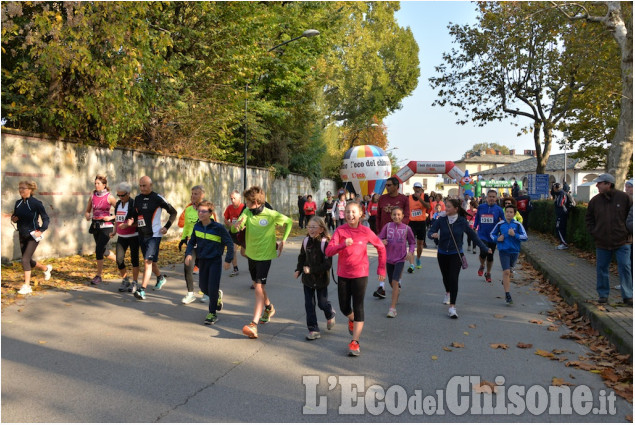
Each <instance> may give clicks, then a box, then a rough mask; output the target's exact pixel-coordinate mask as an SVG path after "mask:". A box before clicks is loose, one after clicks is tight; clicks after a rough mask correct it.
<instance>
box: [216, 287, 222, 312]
mask: <svg viewBox="0 0 635 425" xmlns="http://www.w3.org/2000/svg"><path fill="white" fill-rule="evenodd" d="M222 309H223V290H222V289H219V290H218V302H217V303H216V311H221V310H222Z"/></svg>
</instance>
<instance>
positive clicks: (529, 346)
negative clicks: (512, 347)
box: [516, 342, 534, 348]
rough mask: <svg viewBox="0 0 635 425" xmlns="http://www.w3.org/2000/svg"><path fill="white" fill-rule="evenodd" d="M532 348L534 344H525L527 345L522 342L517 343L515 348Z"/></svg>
mask: <svg viewBox="0 0 635 425" xmlns="http://www.w3.org/2000/svg"><path fill="white" fill-rule="evenodd" d="M533 346H534V344H527V343H524V342H519V343H518V344H516V347H518V348H531V347H533Z"/></svg>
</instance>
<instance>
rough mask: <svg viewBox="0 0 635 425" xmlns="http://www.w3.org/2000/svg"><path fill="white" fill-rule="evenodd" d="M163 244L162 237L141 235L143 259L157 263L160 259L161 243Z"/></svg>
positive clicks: (140, 242)
mask: <svg viewBox="0 0 635 425" xmlns="http://www.w3.org/2000/svg"><path fill="white" fill-rule="evenodd" d="M160 244H161V238H158V237H157V238H155V237H150V238H144V237H143V236H141V235H139V247H140V248H141V252H142V253H143V259H144V260H146V261H148V260H150V261H152V262H153V263H156V262H158V261H159V245H160Z"/></svg>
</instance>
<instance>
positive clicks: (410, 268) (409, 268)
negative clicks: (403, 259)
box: [408, 264, 415, 273]
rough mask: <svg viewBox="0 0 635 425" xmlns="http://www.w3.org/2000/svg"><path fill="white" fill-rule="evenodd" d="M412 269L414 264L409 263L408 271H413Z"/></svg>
mask: <svg viewBox="0 0 635 425" xmlns="http://www.w3.org/2000/svg"><path fill="white" fill-rule="evenodd" d="M414 271H415V266H414V264H410V266H409V267H408V273H413V272H414Z"/></svg>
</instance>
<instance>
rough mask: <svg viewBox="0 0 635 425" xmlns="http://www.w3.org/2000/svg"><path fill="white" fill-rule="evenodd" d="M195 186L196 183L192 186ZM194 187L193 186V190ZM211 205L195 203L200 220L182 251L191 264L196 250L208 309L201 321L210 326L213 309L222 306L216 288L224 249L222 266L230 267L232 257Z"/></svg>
mask: <svg viewBox="0 0 635 425" xmlns="http://www.w3.org/2000/svg"><path fill="white" fill-rule="evenodd" d="M194 187H196V186H194ZM193 191H194V189H192V192H193ZM213 213H214V204H213V203H211V202H209V201H201V202H199V203H198V207H197V214H198V216H199V221H197V222H196V224H194V228H193V229H192V233H191V237H190V239H189V241H188V243H187V249H186V250H185V260H184V263H185V266H187V267H190V266H191V265H193V264H194V261H193V258H192V252H194V251H195V250H196V251H197V258H198V261H199V267H200V271H199V276H198V279H199V281H198V286H199V288H201V291H203V294H205V296H206V297H207V300H208V301H209V302H208V311H209V313H207V316H205V321H204V324H206V325H213V324H214V323H216V321H217V320H218V317H217V316H216V311H220V310H221V309H222V308H223V291H222V290H221V289H219V287H220V278H221V273H222V270H221V263H222V257H223V252H224V251H225V248H227V254H226V255H225V264H223V266H222V267H223V268H224V269H225V270H229V266H230V264H231V261H232V257H233V256H234V243H233V242H232V239H231V237H230V236H229V233H228V232H227V230H226V229H225V227H224V226H223V225H222V224H220V223H218V222H216V221H214V220H212V214H213Z"/></svg>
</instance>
